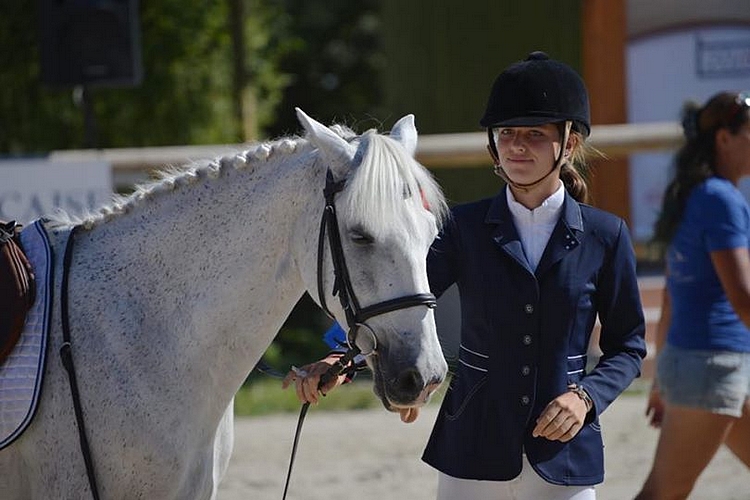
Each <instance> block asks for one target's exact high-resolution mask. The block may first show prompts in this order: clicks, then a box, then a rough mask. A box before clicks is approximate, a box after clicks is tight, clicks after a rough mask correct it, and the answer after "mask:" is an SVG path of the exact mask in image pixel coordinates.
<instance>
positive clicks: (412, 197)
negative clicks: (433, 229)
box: [343, 131, 448, 234]
mask: <svg viewBox="0 0 750 500" xmlns="http://www.w3.org/2000/svg"><path fill="white" fill-rule="evenodd" d="M359 149H360V151H363V155H362V158H361V162H360V163H359V165H358V166H357V167H355V168H354V170H353V172H352V173H351V174H350V175H349V177H348V178H347V189H346V193H345V196H344V197H343V198H344V199H343V202H344V207H345V209H346V210H347V213H348V214H349V215H350V216H351V217H352V218H353V219H354V220H356V221H359V222H361V224H362V225H363V226H365V227H367V228H368V229H369V230H370V231H373V233H375V234H382V233H383V232H384V231H385V230H386V228H388V227H390V225H391V224H393V223H402V224H407V225H411V224H413V223H414V218H413V217H412V215H413V213H414V211H413V210H405V209H404V208H405V204H404V202H405V200H406V201H407V202H408V203H412V204H413V206H414V207H415V208H416V207H419V208H424V207H429V208H428V209H429V210H430V212H432V214H433V215H434V216H435V219H436V221H437V224H438V229H439V228H440V227H441V226H442V224H443V222H444V220H445V218H446V216H447V213H448V206H447V203H446V201H445V197H444V196H443V192H442V190H441V189H440V186H439V185H438V184H437V182H436V181H435V180H434V178H433V177H432V175H431V174H430V172H429V171H428V170H427V169H426V168H424V167H423V166H422V165H420V164H419V163H418V162H417V161H416V160H415V159H414V158H412V157H411V155H409V154H408V153H407V152H406V150H404V148H403V147H401V146H400V145H399V144H398V143H397V142H396V141H395V140H394V139H391V138H389V137H386V136H383V135H379V134H377V133H376V132H375V131H368V132H366V133H364V134H363V135H362V136H361V138H360V148H359Z"/></svg>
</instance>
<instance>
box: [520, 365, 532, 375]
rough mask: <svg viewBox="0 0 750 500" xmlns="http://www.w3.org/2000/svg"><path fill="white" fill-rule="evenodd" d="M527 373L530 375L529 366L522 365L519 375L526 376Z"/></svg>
mask: <svg viewBox="0 0 750 500" xmlns="http://www.w3.org/2000/svg"><path fill="white" fill-rule="evenodd" d="M529 373H531V368H529V365H523V366H522V367H521V375H523V376H526V375H528V374H529Z"/></svg>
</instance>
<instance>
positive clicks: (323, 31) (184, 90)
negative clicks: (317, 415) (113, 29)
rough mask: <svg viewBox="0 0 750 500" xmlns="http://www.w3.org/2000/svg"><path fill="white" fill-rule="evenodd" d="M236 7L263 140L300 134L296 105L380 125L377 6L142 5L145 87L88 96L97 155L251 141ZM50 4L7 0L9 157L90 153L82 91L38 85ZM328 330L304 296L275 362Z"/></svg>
mask: <svg viewBox="0 0 750 500" xmlns="http://www.w3.org/2000/svg"><path fill="white" fill-rule="evenodd" d="M232 2H241V5H240V6H239V7H240V8H241V10H242V11H243V13H244V17H243V23H242V39H243V42H244V45H243V47H242V49H243V50H242V54H243V55H244V60H242V61H241V64H242V65H243V67H244V70H245V73H246V74H245V76H246V82H245V83H246V84H247V88H246V89H245V90H246V91H248V92H249V93H250V95H251V96H252V101H253V103H254V106H253V108H252V110H251V111H252V112H253V113H254V116H253V119H254V120H255V122H256V127H257V129H258V130H259V131H260V132H259V135H260V138H263V137H276V136H280V135H289V134H293V133H298V132H299V130H300V126H299V124H298V123H297V119H296V115H295V113H294V107H296V106H299V107H301V108H303V109H304V110H305V111H306V112H308V113H309V114H311V115H312V116H314V117H315V118H316V119H318V120H320V121H321V122H323V123H332V122H338V123H345V124H348V125H351V126H352V127H353V128H356V129H358V130H362V129H363V128H368V127H378V128H381V127H380V120H381V119H382V118H384V117H383V116H381V113H382V112H381V108H380V103H381V101H382V95H381V92H380V71H381V70H382V68H383V67H384V58H383V55H382V51H381V48H380V38H379V30H380V20H379V15H378V14H379V13H378V7H379V1H378V0H361V1H357V2H352V1H350V0H218V1H217V0H147V1H146V0H142V1H140V2H139V9H140V16H139V18H140V31H141V50H142V60H143V69H144V78H143V83H142V84H141V85H139V86H137V87H133V88H107V87H99V88H92V89H90V93H91V96H92V102H93V109H94V116H95V119H96V124H97V137H98V143H97V146H98V147H101V148H111V147H139V146H158V145H181V144H216V143H232V142H240V141H241V138H242V136H243V135H242V130H241V129H242V123H241V122H240V120H238V118H237V117H238V113H237V109H236V106H237V102H238V98H237V95H236V93H237V91H238V89H237V88H236V83H237V82H236V80H235V76H236V75H235V74H234V73H233V71H234V69H233V67H234V63H235V61H234V60H233V58H234V57H236V56H237V53H236V52H235V51H234V50H233V46H232V33H231V30H230V26H231V21H232V20H231V19H230V16H231V15H233V10H232V7H233V5H232ZM42 4H44V2H28V1H7V2H0V65H1V66H0V68H2V69H0V88H1V89H2V90H1V91H0V155H30V154H44V153H47V152H48V151H50V150H59V149H80V148H83V147H84V146H85V130H84V117H83V110H82V109H81V108H80V106H79V105H77V104H76V102H75V99H74V89H72V88H54V87H49V86H45V85H43V84H42V83H40V81H39V78H40V73H41V61H40V57H39V36H38V30H37V25H38V11H37V9H38V8H40V7H39V6H40V5H42ZM235 7H236V6H235ZM240 90H241V89H240ZM354 117H356V119H360V120H361V119H362V117H371V118H372V123H364V124H363V123H362V122H361V121H359V122H354V119H355V118H354ZM385 118H387V117H385ZM328 324H330V321H329V320H327V319H326V318H325V317H324V316H323V315H322V313H321V312H320V310H319V309H318V308H317V306H316V305H315V304H314V303H313V301H312V300H311V299H310V298H309V297H305V298H304V299H303V300H302V301H300V303H299V304H298V305H297V307H296V308H295V310H294V311H293V313H292V315H291V317H290V318H289V320H288V321H287V323H286V325H285V327H284V329H283V330H282V332H281V334H280V335H279V337H278V338H277V341H276V342H275V344H274V346H272V348H271V349H270V350H269V356H268V360H269V362H270V363H272V364H273V365H274V366H276V367H277V368H278V369H280V370H285V369H287V368H288V366H289V364H290V363H301V362H304V361H310V360H312V359H314V357H315V356H318V355H320V354H322V353H324V352H325V350H327V348H326V347H325V345H324V344H323V343H322V342H321V340H320V337H321V335H322V333H323V330H324V329H325V328H326V327H327V326H328Z"/></svg>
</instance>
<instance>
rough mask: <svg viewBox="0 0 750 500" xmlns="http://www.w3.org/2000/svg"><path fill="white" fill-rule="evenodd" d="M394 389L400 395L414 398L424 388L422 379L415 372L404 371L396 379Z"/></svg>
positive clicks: (417, 372)
mask: <svg viewBox="0 0 750 500" xmlns="http://www.w3.org/2000/svg"><path fill="white" fill-rule="evenodd" d="M396 388H397V389H398V391H399V392H400V393H401V394H410V395H411V394H413V395H415V396H416V395H417V394H419V393H420V392H422V389H423V388H424V379H423V378H422V375H421V374H420V373H419V371H417V370H413V369H412V370H405V371H403V372H402V373H401V374H400V375H399V376H398V379H396Z"/></svg>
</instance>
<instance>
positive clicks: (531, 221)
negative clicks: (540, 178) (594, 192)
mask: <svg viewBox="0 0 750 500" xmlns="http://www.w3.org/2000/svg"><path fill="white" fill-rule="evenodd" d="M505 193H506V198H507V200H508V208H509V209H510V213H511V214H512V215H513V222H514V223H515V225H516V229H517V230H518V235H519V236H520V237H521V244H522V245H523V251H524V253H525V254H526V260H528V261H529V266H530V267H531V269H532V270H536V266H538V265H539V260H540V259H541V258H542V254H543V253H544V249H545V248H546V247H547V242H548V241H549V237H550V236H551V235H552V231H553V230H554V229H555V225H556V224H557V220H558V219H559V218H560V213H561V212H562V206H563V202H564V201H565V187H564V186H563V183H562V181H560V187H559V188H557V191H555V192H554V193H553V194H552V195H551V196H550V197H549V198H547V199H546V200H544V201H543V202H542V204H541V205H539V206H538V207H536V208H535V209H533V210H529V209H528V208H526V207H525V206H523V205H522V204H520V203H519V202H517V201H516V198H515V197H514V196H513V193H512V192H511V190H510V188H507V189H506V190H505Z"/></svg>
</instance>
